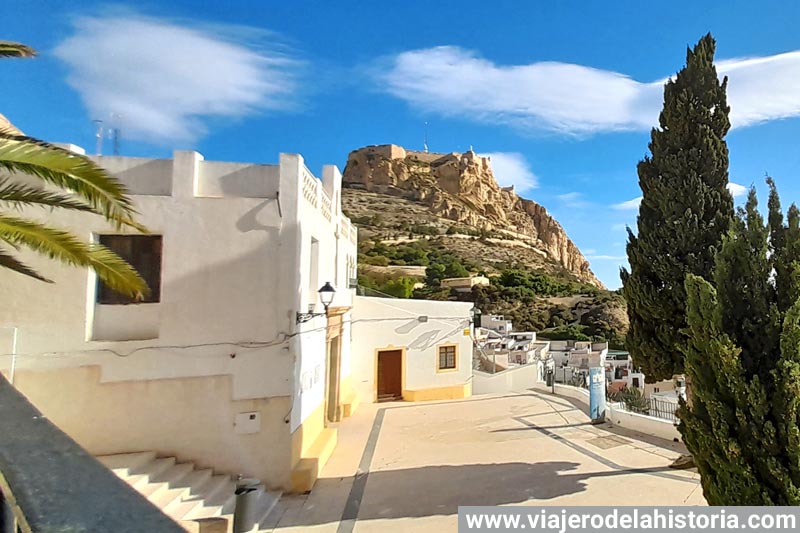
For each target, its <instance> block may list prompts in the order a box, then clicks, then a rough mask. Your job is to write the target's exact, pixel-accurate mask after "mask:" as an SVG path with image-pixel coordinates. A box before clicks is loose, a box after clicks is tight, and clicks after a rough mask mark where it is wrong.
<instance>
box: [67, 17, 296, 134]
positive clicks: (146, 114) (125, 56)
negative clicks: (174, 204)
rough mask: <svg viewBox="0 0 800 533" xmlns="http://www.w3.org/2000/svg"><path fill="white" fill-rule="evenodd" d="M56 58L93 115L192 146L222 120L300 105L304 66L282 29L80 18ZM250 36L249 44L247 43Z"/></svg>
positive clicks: (129, 131) (133, 130) (127, 128)
mask: <svg viewBox="0 0 800 533" xmlns="http://www.w3.org/2000/svg"><path fill="white" fill-rule="evenodd" d="M73 25H74V33H73V35H72V36H71V37H69V38H67V39H66V40H64V41H63V42H61V43H60V44H59V45H58V46H57V48H56V50H55V55H56V56H57V57H58V58H59V59H61V60H62V61H64V62H65V63H66V65H67V67H68V68H69V75H68V77H67V82H68V83H69V84H70V85H71V86H72V87H73V88H74V89H75V90H77V91H78V93H80V96H81V99H82V100H83V103H84V105H85V106H86V108H87V109H88V111H89V114H90V117H91V118H93V119H107V118H108V117H110V116H114V117H116V119H115V120H116V121H117V122H118V123H120V124H121V127H122V128H123V129H124V132H123V135H124V136H126V137H130V138H135V139H141V140H145V141H150V142H154V143H171V144H174V143H176V142H192V141H194V140H196V139H198V138H200V137H202V136H203V135H205V134H206V133H207V131H208V125H207V122H208V120H209V119H213V118H220V117H223V118H235V117H243V116H246V115H250V114H253V113H259V112H264V111H281V110H286V109H288V108H292V107H294V106H295V105H296V104H297V101H296V96H295V94H296V92H297V90H298V86H299V85H298V74H299V70H300V68H301V67H302V62H301V61H299V60H298V59H296V58H295V57H294V54H293V53H292V52H291V51H290V50H288V49H287V48H286V47H283V46H281V45H279V44H276V39H275V35H273V34H270V33H268V32H265V31H262V30H256V29H253V28H248V27H232V26H207V25H202V24H197V23H184V22H180V23H178V22H174V21H170V20H165V19H157V18H151V17H145V16H142V15H139V14H135V13H130V12H122V13H119V12H114V13H109V14H107V15H100V16H91V17H80V18H77V19H75V21H74V24H73ZM243 39H244V40H243Z"/></svg>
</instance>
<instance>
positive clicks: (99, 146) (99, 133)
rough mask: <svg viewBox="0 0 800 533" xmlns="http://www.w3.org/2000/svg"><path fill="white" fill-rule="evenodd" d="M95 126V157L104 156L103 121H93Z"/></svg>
mask: <svg viewBox="0 0 800 533" xmlns="http://www.w3.org/2000/svg"><path fill="white" fill-rule="evenodd" d="M92 122H93V123H94V125H95V133H94V137H95V150H94V153H95V155H103V121H102V120H99V119H96V120H93V121H92Z"/></svg>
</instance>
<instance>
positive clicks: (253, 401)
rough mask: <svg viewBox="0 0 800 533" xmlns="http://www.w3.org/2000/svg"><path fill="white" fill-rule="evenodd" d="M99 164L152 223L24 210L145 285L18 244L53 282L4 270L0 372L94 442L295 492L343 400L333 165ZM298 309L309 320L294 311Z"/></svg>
mask: <svg viewBox="0 0 800 533" xmlns="http://www.w3.org/2000/svg"><path fill="white" fill-rule="evenodd" d="M96 161H97V162H98V163H99V164H100V165H101V166H103V167H105V168H106V169H108V170H109V171H110V172H111V173H112V174H113V175H115V176H116V177H117V178H118V179H119V180H121V181H122V182H123V183H124V184H125V185H126V186H127V187H128V188H129V190H130V192H131V194H132V196H131V198H132V199H133V201H134V204H135V207H136V209H137V210H138V212H139V213H140V215H141V216H140V217H139V221H140V222H142V223H143V224H144V225H145V226H147V227H148V229H149V230H150V231H151V232H152V233H150V234H147V235H142V234H137V233H132V232H130V231H124V230H123V231H119V230H116V229H114V228H113V227H111V226H109V225H107V224H106V223H105V221H104V220H102V219H101V218H100V217H96V216H90V215H87V214H84V213H80V212H54V213H49V212H48V213H43V212H40V211H33V210H26V212H25V215H26V216H31V217H46V218H47V220H48V222H50V223H52V224H55V225H59V226H63V227H66V228H69V229H71V230H73V231H74V232H76V233H77V234H78V235H80V236H82V237H85V238H87V239H92V240H95V241H99V242H101V243H103V244H105V245H107V246H109V247H111V248H112V249H114V250H116V251H117V252H118V253H120V254H121V255H123V256H124V257H125V258H126V259H128V260H129V261H130V262H132V264H134V266H135V267H136V268H137V269H138V270H139V271H140V272H141V273H142V274H143V275H144V276H145V278H146V279H147V280H148V282H149V285H150V287H151V288H152V295H151V297H150V298H149V299H148V300H147V301H146V302H144V303H134V302H131V301H130V300H129V299H127V298H124V297H122V296H120V295H118V294H116V293H114V292H113V291H110V290H108V289H107V288H105V287H104V286H103V285H102V284H100V283H98V281H97V279H96V277H95V275H94V274H93V273H91V272H87V271H86V270H81V269H76V268H68V267H64V266H61V265H59V264H57V263H55V262H52V261H49V260H46V259H44V258H42V257H39V256H37V255H34V254H30V253H22V254H21V259H23V260H24V261H25V262H26V263H28V264H30V265H31V266H33V267H34V268H36V269H37V270H39V271H41V272H42V273H43V274H44V275H46V276H47V277H48V278H50V279H52V280H54V281H55V284H52V285H51V284H45V283H41V282H38V281H35V280H33V279H30V278H27V277H24V276H21V275H18V274H16V273H12V272H10V271H5V272H4V273H3V274H2V276H0V293H2V294H3V306H2V307H0V328H2V327H5V328H9V329H6V330H4V331H5V332H6V333H7V332H8V331H12V329H11V328H15V329H13V331H16V346H15V347H12V346H11V344H12V342H11V341H10V340H9V339H10V337H9V335H5V334H4V335H3V336H0V343H2V344H0V368H2V370H3V371H4V373H5V374H6V375H9V374H10V373H11V372H10V370H11V367H12V365H13V366H14V375H13V380H14V384H15V385H16V386H17V387H18V388H19V389H20V391H22V392H23V393H24V394H25V395H26V396H27V397H28V398H30V399H31V401H32V402H33V403H34V404H35V405H36V406H37V407H38V408H39V409H40V410H41V411H42V412H43V413H44V414H45V415H46V416H47V417H49V418H50V419H52V420H53V421H54V422H55V423H56V424H57V425H58V426H60V427H61V428H62V429H64V430H65V431H66V432H67V433H68V434H70V435H71V436H72V437H73V438H75V439H76V440H77V441H78V442H79V443H80V444H81V445H83V446H84V447H85V448H87V449H88V450H89V451H90V452H91V453H94V454H97V455H99V454H111V453H122V452H136V451H155V452H157V453H158V454H160V455H161V454H163V455H171V456H177V457H178V458H179V459H181V460H186V461H193V462H195V464H196V465H198V466H200V467H213V468H215V469H216V470H217V471H221V472H229V473H231V474H243V475H245V476H248V477H255V478H259V479H261V480H262V481H263V482H264V483H265V484H266V485H267V486H268V487H270V488H279V489H284V490H290V489H294V490H307V489H309V488H310V484H313V482H314V480H315V479H316V474H317V473H318V471H319V468H321V466H322V464H324V462H325V460H326V459H327V456H328V455H329V454H330V452H331V451H332V449H333V447H334V446H335V444H336V429H335V427H332V426H329V424H330V423H332V422H335V421H337V420H339V419H340V418H341V417H342V416H343V415H346V414H348V412H349V410H350V409H351V408H352V406H353V401H354V393H353V389H352V386H351V380H350V372H351V365H350V353H349V352H350V350H349V347H350V336H351V333H350V324H349V323H350V308H351V306H352V293H351V291H350V290H349V289H348V280H349V279H350V278H354V277H355V268H356V255H357V253H356V230H355V228H354V227H353V226H352V225H351V224H350V221H349V220H348V219H347V218H346V217H345V216H344V215H343V214H342V213H341V209H340V201H341V200H340V199H341V195H340V185H341V175H340V174H339V171H338V169H337V168H336V167H335V166H326V167H324V168H323V172H322V180H321V181H320V180H319V179H317V178H316V177H314V175H313V174H312V173H311V172H309V170H308V169H307V168H306V167H305V165H304V163H303V158H302V157H301V156H299V155H292V154H281V156H280V161H279V163H278V164H272V165H261V164H250V163H223V162H215V161H205V160H204V159H203V157H202V156H201V155H200V154H198V153H196V152H180V151H179V152H175V154H174V157H173V158H172V159H146V158H133V157H108V156H104V157H98V158H96ZM326 282H329V283H330V284H331V285H332V287H334V288H335V291H336V292H335V297H334V299H333V302H332V304H331V305H330V308H329V309H328V316H327V318H326V316H325V313H324V312H323V306H322V305H321V303H320V301H319V298H320V297H319V295H318V292H317V291H318V289H319V288H320V287H321V286H322V285H324V284H325V283H326ZM309 311H314V312H315V313H319V315H315V316H301V315H298V313H307V312H309ZM12 348H15V349H12ZM12 352H15V353H16V355H15V356H12V355H11V354H12ZM9 377H10V376H9Z"/></svg>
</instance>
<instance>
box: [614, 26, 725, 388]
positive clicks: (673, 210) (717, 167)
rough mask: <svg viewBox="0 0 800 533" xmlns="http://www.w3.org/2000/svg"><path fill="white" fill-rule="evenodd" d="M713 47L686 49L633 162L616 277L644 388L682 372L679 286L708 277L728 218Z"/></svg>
mask: <svg viewBox="0 0 800 533" xmlns="http://www.w3.org/2000/svg"><path fill="white" fill-rule="evenodd" d="M714 50H715V41H714V38H713V37H712V36H711V34H708V35H706V36H705V37H703V38H702V39H700V41H699V42H698V43H697V45H696V46H695V47H694V48H693V49H690V50H687V53H686V66H685V67H684V68H683V69H682V70H681V71H680V72H678V74H677V76H676V77H675V78H674V79H672V80H670V81H668V82H667V83H666V85H665V87H664V107H663V110H662V111H661V114H660V116H659V127H658V128H654V129H653V130H652V132H651V141H650V144H649V148H650V152H651V155H650V156H646V157H645V158H644V159H643V160H642V161H640V162H639V165H638V174H639V185H640V187H641V189H642V202H641V205H640V207H639V216H638V220H637V226H638V233H637V234H636V235H634V234H633V232H632V231H631V230H630V229H629V230H628V246H627V252H628V261H629V263H630V272H628V271H627V270H625V269H622V271H621V277H622V283H623V295H624V296H625V300H626V301H627V304H628V317H629V319H630V329H629V332H628V337H627V339H626V347H627V348H628V350H629V351H630V353H631V356H632V357H633V360H634V362H635V363H636V364H637V365H638V366H641V368H642V370H643V372H644V373H645V375H646V377H647V380H648V381H651V382H652V381H659V380H663V379H670V378H671V377H672V376H673V375H674V374H680V373H682V372H683V353H682V347H683V346H684V345H685V344H686V341H687V339H686V336H685V332H684V330H685V327H686V289H685V285H684V280H685V278H686V275H687V274H689V273H691V274H696V275H699V276H702V277H704V278H706V279H710V277H711V271H712V268H713V264H714V254H715V253H716V250H717V248H718V247H719V243H720V241H721V238H722V236H723V235H724V234H725V233H726V232H727V231H728V228H729V226H730V223H731V220H732V218H733V199H732V198H731V195H730V193H729V192H728V190H727V185H728V147H727V144H726V142H725V140H724V139H725V135H726V134H727V132H728V130H729V129H730V121H729V120H728V113H729V111H730V108H729V107H728V104H727V98H726V94H725V92H726V86H727V78H726V79H725V80H723V81H722V82H720V81H719V78H718V77H717V72H716V68H715V67H714Z"/></svg>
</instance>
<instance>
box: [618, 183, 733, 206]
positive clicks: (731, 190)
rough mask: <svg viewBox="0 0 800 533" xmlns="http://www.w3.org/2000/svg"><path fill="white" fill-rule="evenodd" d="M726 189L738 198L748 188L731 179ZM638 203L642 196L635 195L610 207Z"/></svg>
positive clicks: (636, 204)
mask: <svg viewBox="0 0 800 533" xmlns="http://www.w3.org/2000/svg"><path fill="white" fill-rule="evenodd" d="M728 191H729V192H730V193H731V196H733V197H734V198H738V197H740V196H744V195H745V194H747V191H748V189H747V187H745V186H744V185H739V184H738V183H733V182H732V181H731V182H729V183H728ZM640 203H642V197H641V196H637V197H636V198H631V199H630V200H626V201H624V202H620V203H618V204H612V205H611V209H616V210H617V211H633V210H635V209H639V204H640Z"/></svg>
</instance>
